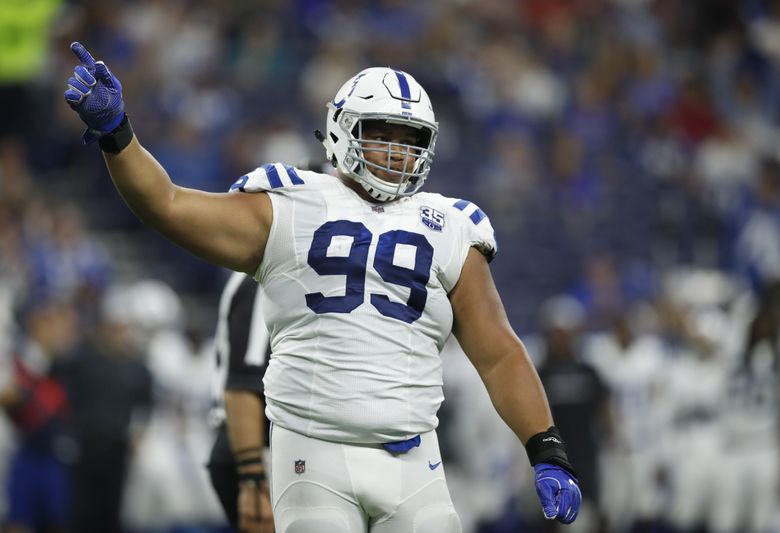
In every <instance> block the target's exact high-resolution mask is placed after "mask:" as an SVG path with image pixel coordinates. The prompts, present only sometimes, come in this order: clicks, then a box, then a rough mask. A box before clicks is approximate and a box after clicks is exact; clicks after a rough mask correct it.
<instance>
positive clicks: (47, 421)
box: [0, 296, 79, 533]
mask: <svg viewBox="0 0 780 533" xmlns="http://www.w3.org/2000/svg"><path fill="white" fill-rule="evenodd" d="M20 315H21V325H22V331H23V332H24V334H26V338H23V340H22V342H20V343H19V346H17V347H16V349H15V350H14V352H15V353H14V354H13V355H12V356H11V357H9V358H5V357H0V408H3V409H4V411H5V413H6V414H7V415H8V417H9V418H10V420H11V422H12V424H13V426H14V427H15V429H16V433H17V435H18V437H19V444H18V446H17V449H16V450H15V452H14V453H13V456H12V459H11V463H10V465H9V472H8V475H9V478H8V480H7V486H8V504H9V509H8V517H7V521H6V523H5V528H4V529H3V531H6V532H7V533H31V532H32V531H41V530H44V529H45V530H47V531H54V532H60V531H63V532H64V531H68V529H67V528H68V526H69V524H70V521H71V519H72V512H71V501H70V491H69V489H70V484H71V466H72V465H71V463H72V462H73V459H74V452H75V446H74V443H73V439H72V436H71V435H72V431H71V429H72V428H71V423H72V417H71V414H72V411H71V405H70V402H69V401H68V397H67V393H66V390H65V387H64V384H63V382H62V379H61V378H60V376H58V375H57V374H58V371H57V370H56V368H57V366H58V363H59V362H60V361H61V359H62V357H63V356H64V355H66V354H67V353H68V351H69V350H70V349H71V348H73V347H74V345H75V343H76V341H77V340H78V338H79V337H78V334H77V332H78V326H77V324H78V318H77V315H76V310H75V308H74V307H73V305H72V304H70V303H69V302H68V301H58V300H56V299H54V298H51V297H49V296H42V297H35V298H33V299H32V301H31V302H29V303H28V304H27V305H26V306H24V309H23V310H22V312H21V313H20ZM3 355H4V354H3Z"/></svg>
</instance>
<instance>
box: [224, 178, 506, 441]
mask: <svg viewBox="0 0 780 533" xmlns="http://www.w3.org/2000/svg"><path fill="white" fill-rule="evenodd" d="M231 190H232V191H242V192H259V191H267V192H269V193H270V194H269V196H270V198H271V201H272V204H273V224H272V226H271V232H270V236H269V239H268V243H267V245H266V248H265V255H264V257H263V261H262V262H261V264H260V266H259V268H258V270H257V272H256V273H255V278H256V279H257V280H258V281H259V282H260V283H261V284H262V285H263V287H264V290H265V299H264V304H263V313H264V315H265V320H266V325H267V326H268V331H269V333H270V336H271V352H272V356H271V362H270V364H269V367H268V370H267V372H266V375H265V379H264V384H265V394H266V404H267V408H266V413H267V415H268V418H269V419H270V420H271V421H272V422H273V423H274V424H278V425H280V426H282V427H285V428H287V429H289V430H292V431H296V432H298V433H302V434H304V435H307V436H311V437H315V438H320V439H325V440H333V441H341V442H352V443H380V442H395V441H400V440H406V439H409V438H411V437H413V436H415V435H418V434H420V433H424V432H426V431H430V430H431V429H434V428H435V427H436V426H437V424H438V419H437V417H436V412H437V411H438V409H439V405H440V404H441V402H442V399H443V395H442V370H441V361H440V358H439V352H440V351H441V348H442V347H443V346H444V342H445V340H446V339H447V336H448V335H449V334H450V331H451V329H452V308H451V305H450V301H449V299H448V297H447V295H448V293H449V292H450V291H451V290H452V288H453V287H454V286H455V284H456V283H457V281H458V278H459V276H460V272H461V269H462V267H463V263H464V261H465V259H466V255H467V253H468V251H469V249H470V248H471V247H472V246H474V247H476V248H477V249H479V250H480V251H481V252H482V253H483V254H485V256H486V257H487V258H488V259H489V260H490V259H492V258H493V257H494V256H495V254H496V242H495V237H494V234H493V228H492V226H491V225H490V221H489V220H488V218H487V216H485V213H484V212H482V210H481V209H479V208H478V207H477V206H476V205H474V204H472V203H470V202H467V201H465V200H455V199H452V198H447V197H444V196H442V195H439V194H431V193H418V194H416V195H414V196H411V197H405V198H401V199H399V200H396V201H394V202H390V203H384V204H376V203H371V202H368V201H366V200H364V199H363V198H361V197H360V196H359V195H358V194H357V193H356V192H355V191H353V190H352V189H350V188H349V187H347V186H346V185H345V184H343V183H342V182H341V181H340V180H339V179H338V178H335V177H333V176H330V175H327V174H319V173H315V172H309V171H302V170H298V169H295V168H292V167H288V166H285V165H282V164H278V163H277V164H274V165H265V166H263V167H260V168H258V169H256V170H255V171H253V172H251V173H250V174H247V175H246V176H242V177H241V178H240V179H239V180H238V181H237V182H236V183H235V184H234V185H233V186H232V187H231Z"/></svg>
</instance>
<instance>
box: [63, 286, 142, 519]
mask: <svg viewBox="0 0 780 533" xmlns="http://www.w3.org/2000/svg"><path fill="white" fill-rule="evenodd" d="M115 303H116V302H114V301H112V299H111V298H109V297H107V298H106V300H105V302H104V306H103V309H102V316H101V317H100V321H99V323H98V324H97V327H96V329H95V331H94V335H93V336H92V337H91V338H90V339H89V342H88V343H87V344H86V345H85V346H84V347H83V349H82V350H81V352H80V353H79V354H78V356H77V357H74V358H73V359H72V360H71V361H69V364H68V365H67V368H65V370H64V380H65V383H66V385H67V388H68V395H69V398H70V401H71V404H72V406H73V421H74V428H75V437H76V441H77V444H78V451H79V454H78V459H77V461H76V464H75V467H74V471H73V482H74V493H73V497H74V517H73V527H74V531H101V532H105V533H119V532H121V531H122V528H121V527H120V504H121V498H122V491H123V490H124V485H125V477H126V473H127V465H128V460H129V458H130V455H131V454H132V453H133V452H134V451H135V447H136V445H137V443H138V440H139V439H140V435H141V432H142V430H143V428H144V426H145V424H146V418H147V416H148V412H149V409H150V406H151V377H150V375H149V371H148V370H147V368H146V366H145V365H144V363H143V362H142V360H141V358H140V354H139V353H138V352H137V350H136V345H135V344H134V343H133V342H132V341H131V339H130V338H129V328H128V326H127V324H126V322H125V320H124V317H123V311H124V310H123V309H122V308H116V307H115V306H114V305H112V304H115Z"/></svg>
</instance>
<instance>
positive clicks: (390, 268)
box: [306, 220, 433, 324]
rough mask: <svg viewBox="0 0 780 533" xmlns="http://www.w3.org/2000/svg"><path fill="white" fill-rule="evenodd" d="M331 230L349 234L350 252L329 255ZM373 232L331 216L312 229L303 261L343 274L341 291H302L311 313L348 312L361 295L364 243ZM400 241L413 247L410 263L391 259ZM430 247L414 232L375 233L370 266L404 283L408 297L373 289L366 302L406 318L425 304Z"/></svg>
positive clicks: (415, 315)
mask: <svg viewBox="0 0 780 533" xmlns="http://www.w3.org/2000/svg"><path fill="white" fill-rule="evenodd" d="M336 236H346V237H351V238H352V243H351V245H350V248H349V254H347V255H345V256H340V257H336V256H328V248H329V247H330V245H331V243H332V242H333V238H334V237H336ZM372 238H373V235H372V234H371V232H370V231H369V230H368V228H366V227H365V226H364V225H363V224H361V223H360V222H350V221H347V220H336V221H332V222H326V223H325V224H323V225H322V226H320V227H319V228H318V229H317V231H315V232H314V238H313V239H312V243H311V249H310V250H309V257H308V262H309V266H311V267H312V268H313V269H314V271H315V272H317V274H320V275H321V276H334V275H336V276H346V291H345V293H344V296H325V295H324V294H322V293H321V292H314V293H309V294H307V295H306V305H308V306H309V308H310V309H311V310H312V311H314V312H315V313H350V312H352V311H353V310H354V309H355V308H357V307H358V306H359V305H360V304H362V303H363V301H364V299H365V291H366V268H367V267H368V248H369V246H370V244H371V239H372ZM399 244H404V245H408V246H413V247H414V248H415V258H414V268H406V267H402V266H398V265H396V264H393V257H394V255H395V250H396V247H397V246H398V245H399ZM432 263H433V247H432V246H431V245H430V243H429V242H428V241H427V239H426V238H425V237H424V236H422V235H420V234H419V233H411V232H409V231H403V230H394V231H388V232H385V233H382V234H381V235H379V241H378V242H377V248H376V255H375V257H374V265H373V266H374V270H376V272H377V273H378V274H379V275H380V276H381V277H382V279H383V280H384V281H386V282H388V283H392V284H394V285H400V286H401V287H407V288H408V289H409V300H408V301H407V302H406V303H405V304H402V303H397V302H391V301H390V298H389V297H388V296H387V295H385V294H372V295H371V305H373V306H374V307H376V309H377V310H378V311H379V312H380V313H382V314H383V315H384V316H387V317H390V318H395V319H398V320H402V321H404V322H406V323H408V324H411V323H412V322H414V321H415V320H417V319H418V318H420V316H422V313H423V310H424V309H425V302H426V300H427V299H428V290H427V289H426V285H427V283H428V279H430V276H431V264H432Z"/></svg>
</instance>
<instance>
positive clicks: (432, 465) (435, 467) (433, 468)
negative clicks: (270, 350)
mask: <svg viewBox="0 0 780 533" xmlns="http://www.w3.org/2000/svg"><path fill="white" fill-rule="evenodd" d="M440 464H441V461H439V462H438V463H434V464H431V462H430V461H428V468H430V469H431V470H436V469H437V468H439V465H440Z"/></svg>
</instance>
